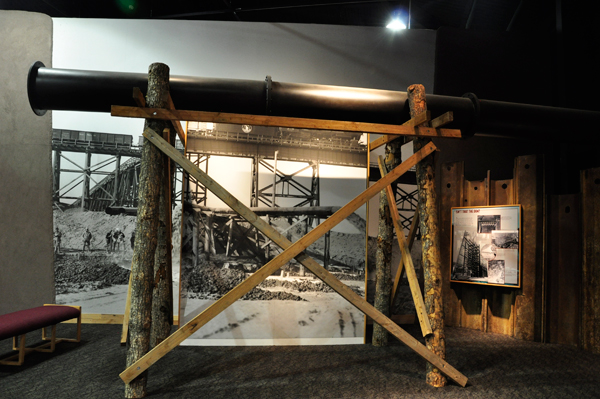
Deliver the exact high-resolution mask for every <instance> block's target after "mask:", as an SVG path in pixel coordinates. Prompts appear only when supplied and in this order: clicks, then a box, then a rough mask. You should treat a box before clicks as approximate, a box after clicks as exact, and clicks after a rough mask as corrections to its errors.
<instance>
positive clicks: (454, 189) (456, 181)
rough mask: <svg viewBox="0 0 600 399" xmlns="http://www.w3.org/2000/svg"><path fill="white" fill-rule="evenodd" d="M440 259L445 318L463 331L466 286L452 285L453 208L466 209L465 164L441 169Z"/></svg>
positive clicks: (444, 166)
mask: <svg viewBox="0 0 600 399" xmlns="http://www.w3.org/2000/svg"><path fill="white" fill-rule="evenodd" d="M440 176H441V179H440V181H441V186H440V258H441V266H442V292H443V295H444V316H445V321H446V325H447V326H452V327H459V326H460V325H461V323H460V317H461V309H462V304H461V299H460V297H461V289H462V286H463V285H462V284H456V283H455V284H450V268H451V265H452V260H451V259H450V254H451V246H452V220H451V218H452V214H451V209H452V207H457V206H463V205H464V204H463V189H464V162H453V163H446V164H443V165H442V167H441V169H440Z"/></svg>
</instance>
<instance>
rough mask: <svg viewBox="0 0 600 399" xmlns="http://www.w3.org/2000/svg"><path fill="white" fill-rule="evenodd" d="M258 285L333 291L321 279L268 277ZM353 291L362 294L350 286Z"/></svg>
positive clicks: (299, 290)
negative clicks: (314, 280)
mask: <svg viewBox="0 0 600 399" xmlns="http://www.w3.org/2000/svg"><path fill="white" fill-rule="evenodd" d="M259 287H265V288H275V287H282V288H286V289H288V290H293V291H298V292H326V293H330V292H335V291H334V290H333V289H332V288H331V287H329V286H328V285H327V284H325V283H323V282H321V281H316V282H313V281H310V280H279V279H269V280H265V281H263V282H262V283H260V285H259ZM350 288H351V289H352V290H353V291H354V292H356V293H357V294H359V295H362V294H363V293H362V290H361V289H359V288H357V287H350Z"/></svg>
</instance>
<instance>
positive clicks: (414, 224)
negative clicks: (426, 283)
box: [390, 206, 421, 305]
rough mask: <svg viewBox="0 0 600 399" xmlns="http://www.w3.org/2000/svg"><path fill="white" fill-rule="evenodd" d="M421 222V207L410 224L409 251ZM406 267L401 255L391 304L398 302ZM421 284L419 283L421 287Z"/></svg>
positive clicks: (407, 239)
mask: <svg viewBox="0 0 600 399" xmlns="http://www.w3.org/2000/svg"><path fill="white" fill-rule="evenodd" d="M418 224H419V207H418V206H417V209H416V210H415V214H414V216H413V220H412V223H411V224H410V230H409V231H408V237H407V238H406V241H407V242H406V246H407V247H408V252H409V253H410V250H411V249H412V245H413V242H414V241H415V235H416V234H417V226H418ZM403 269H404V260H403V259H402V257H400V262H398V270H397V271H396V275H395V276H394V284H393V287H392V295H391V300H390V305H393V304H394V303H395V302H396V295H398V286H399V285H400V277H402V270H403ZM420 286H421V285H420V284H419V287H420Z"/></svg>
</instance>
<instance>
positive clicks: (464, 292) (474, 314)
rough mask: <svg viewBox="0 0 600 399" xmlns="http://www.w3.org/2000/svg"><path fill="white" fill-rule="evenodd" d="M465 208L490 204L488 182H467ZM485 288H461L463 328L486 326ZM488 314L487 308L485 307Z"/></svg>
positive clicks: (475, 328)
mask: <svg viewBox="0 0 600 399" xmlns="http://www.w3.org/2000/svg"><path fill="white" fill-rule="evenodd" d="M464 200H465V202H464V206H485V205H487V203H488V200H487V193H486V181H485V180H481V181H468V180H465V186H464ZM485 298H486V296H485V287H483V286H480V285H475V284H463V287H461V305H462V309H461V316H460V324H461V327H466V328H471V329H474V330H482V327H483V326H484V324H483V322H484V320H483V319H484V318H483V317H482V313H483V311H484V300H485ZM485 311H486V313H487V306H486V307H485Z"/></svg>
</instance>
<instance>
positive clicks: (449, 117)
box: [431, 111, 454, 129]
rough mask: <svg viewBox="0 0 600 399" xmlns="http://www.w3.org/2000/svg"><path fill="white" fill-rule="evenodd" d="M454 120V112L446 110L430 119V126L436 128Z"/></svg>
mask: <svg viewBox="0 0 600 399" xmlns="http://www.w3.org/2000/svg"><path fill="white" fill-rule="evenodd" d="M452 121H454V112H452V111H448V112H446V113H445V114H442V115H440V116H438V117H437V118H435V119H434V120H432V121H431V127H432V128H434V129H437V128H439V127H442V126H445V125H447V124H448V123H450V122H452Z"/></svg>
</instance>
